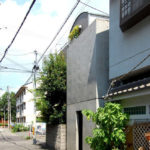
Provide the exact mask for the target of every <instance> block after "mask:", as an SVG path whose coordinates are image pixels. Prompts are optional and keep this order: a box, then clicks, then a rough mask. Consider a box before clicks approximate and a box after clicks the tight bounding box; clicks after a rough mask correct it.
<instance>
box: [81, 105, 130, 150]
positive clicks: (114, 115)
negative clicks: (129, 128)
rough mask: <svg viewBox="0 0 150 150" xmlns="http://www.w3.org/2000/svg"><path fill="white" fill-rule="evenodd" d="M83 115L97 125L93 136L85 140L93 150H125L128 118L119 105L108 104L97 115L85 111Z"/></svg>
mask: <svg viewBox="0 0 150 150" xmlns="http://www.w3.org/2000/svg"><path fill="white" fill-rule="evenodd" d="M82 113H83V114H84V115H85V116H86V117H87V119H88V120H90V119H92V121H93V122H94V123H95V124H96V128H94V129H93V136H92V137H86V139H85V140H86V142H87V143H88V144H89V145H90V147H91V149H92V150H119V149H121V150H122V149H124V147H125V145H124V144H125V142H126V136H125V132H124V130H125V127H126V125H127V123H128V116H127V115H126V114H124V113H122V108H121V106H120V105H119V104H114V103H106V105H105V107H104V108H102V107H100V108H98V110H97V112H96V113H94V112H92V111H90V110H83V111H82Z"/></svg>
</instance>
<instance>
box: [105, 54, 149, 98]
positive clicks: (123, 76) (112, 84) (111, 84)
mask: <svg viewBox="0 0 150 150" xmlns="http://www.w3.org/2000/svg"><path fill="white" fill-rule="evenodd" d="M149 57H150V54H148V55H147V56H146V57H144V58H143V59H142V60H141V61H140V62H139V63H138V64H137V65H136V66H134V67H133V68H132V69H131V70H130V71H128V72H127V73H126V74H124V75H122V76H120V77H119V78H117V79H115V80H112V81H111V83H110V86H109V88H108V91H107V94H106V95H105V98H107V96H108V94H109V92H110V90H111V88H112V87H113V86H114V83H116V82H117V81H119V80H121V79H123V78H125V77H126V76H128V75H129V74H130V73H132V72H133V71H134V70H135V69H136V68H137V67H139V66H140V65H141V64H142V63H143V62H144V61H146V60H147V59H148V58H149Z"/></svg>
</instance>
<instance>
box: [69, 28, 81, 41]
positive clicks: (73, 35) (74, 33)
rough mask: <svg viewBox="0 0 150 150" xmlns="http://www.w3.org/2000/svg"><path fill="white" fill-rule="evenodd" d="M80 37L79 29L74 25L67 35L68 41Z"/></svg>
mask: <svg viewBox="0 0 150 150" xmlns="http://www.w3.org/2000/svg"><path fill="white" fill-rule="evenodd" d="M79 35H80V27H79V26H78V25H76V26H75V27H74V28H73V30H72V31H71V32H70V34H69V39H70V40H71V41H72V40H73V39H74V38H77V37H78V36H79Z"/></svg>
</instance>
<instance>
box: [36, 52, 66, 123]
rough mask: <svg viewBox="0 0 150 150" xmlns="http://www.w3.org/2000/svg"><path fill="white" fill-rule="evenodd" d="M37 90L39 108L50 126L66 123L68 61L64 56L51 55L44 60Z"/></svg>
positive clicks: (61, 54)
mask: <svg viewBox="0 0 150 150" xmlns="http://www.w3.org/2000/svg"><path fill="white" fill-rule="evenodd" d="M38 81H39V84H40V87H39V88H38V89H37V90H36V94H37V97H38V100H37V108H38V109H39V110H40V111H41V115H42V119H43V120H44V121H46V122H47V123H50V124H59V123H65V122H66V61H65V58H64V54H63V53H60V54H57V53H55V54H50V55H49V57H48V58H47V59H45V60H44V63H43V67H42V72H41V74H40V77H39V79H38Z"/></svg>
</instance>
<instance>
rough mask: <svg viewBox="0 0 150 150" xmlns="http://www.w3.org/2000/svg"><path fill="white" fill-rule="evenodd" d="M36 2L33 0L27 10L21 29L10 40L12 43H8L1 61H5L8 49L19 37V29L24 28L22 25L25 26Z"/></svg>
mask: <svg viewBox="0 0 150 150" xmlns="http://www.w3.org/2000/svg"><path fill="white" fill-rule="evenodd" d="M35 2H36V0H33V1H32V3H31V5H30V7H29V9H28V11H27V13H26V15H25V17H24V19H23V21H22V23H21V25H20V27H19V29H18V30H17V32H16V34H15V36H14V37H13V39H12V41H11V42H10V44H9V45H8V47H7V48H6V50H5V52H4V55H3V56H2V58H1V60H0V63H1V62H2V61H3V59H4V58H5V56H6V54H7V52H8V49H9V48H10V47H11V45H12V44H13V42H14V41H15V39H16V37H17V35H18V33H19V31H20V30H21V28H22V26H23V24H24V22H25V20H26V19H27V16H28V14H29V13H30V11H31V9H32V7H33V5H34V3H35Z"/></svg>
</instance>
